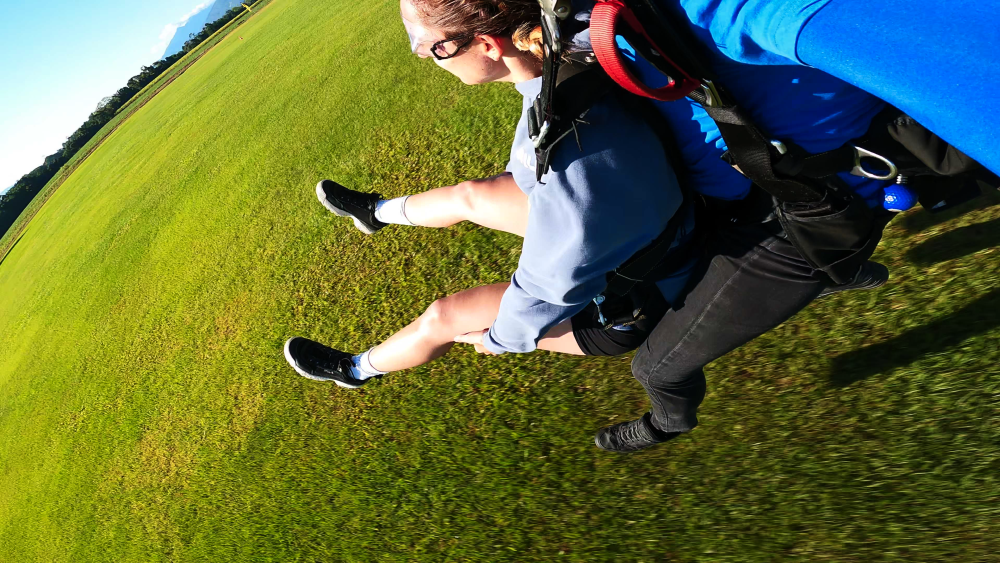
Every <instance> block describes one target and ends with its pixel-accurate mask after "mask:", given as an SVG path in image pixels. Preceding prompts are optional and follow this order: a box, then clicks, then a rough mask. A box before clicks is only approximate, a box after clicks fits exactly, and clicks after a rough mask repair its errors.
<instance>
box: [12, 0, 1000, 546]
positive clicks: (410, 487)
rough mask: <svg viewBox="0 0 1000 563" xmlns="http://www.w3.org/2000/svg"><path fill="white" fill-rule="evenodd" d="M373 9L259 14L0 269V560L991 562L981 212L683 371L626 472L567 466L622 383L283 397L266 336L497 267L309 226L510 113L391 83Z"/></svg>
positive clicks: (399, 35)
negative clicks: (663, 442) (653, 441)
mask: <svg viewBox="0 0 1000 563" xmlns="http://www.w3.org/2000/svg"><path fill="white" fill-rule="evenodd" d="M396 10H397V4H396V3H395V2H394V1H386V2H378V3H364V4H358V3H354V2H346V1H343V0H326V1H315V0H276V1H275V2H273V3H272V4H271V5H270V6H269V7H268V8H267V9H266V10H264V11H263V12H261V13H260V14H259V15H257V16H255V17H253V18H252V19H251V20H250V21H248V22H247V23H246V24H244V25H243V26H242V27H241V28H240V35H242V36H243V37H244V41H238V40H233V38H232V37H230V38H228V39H226V40H223V41H222V42H221V43H220V44H219V45H218V46H216V47H215V48H214V49H213V50H212V52H210V53H209V54H207V55H206V56H205V57H204V58H203V59H201V60H200V61H198V63H197V64H196V65H195V66H193V67H192V68H191V69H190V70H189V71H187V72H186V73H184V74H183V75H182V76H180V77H179V78H178V79H177V80H176V81H175V82H174V83H173V84H171V85H170V86H169V88H167V89H165V90H164V91H163V92H162V93H161V94H160V95H158V96H157V97H156V98H155V99H154V100H153V101H151V102H150V103H149V104H147V105H146V106H144V107H143V108H142V109H140V110H139V111H138V112H137V113H136V114H135V115H133V116H132V117H131V118H130V119H129V120H127V121H126V122H125V123H124V124H122V126H121V127H120V128H119V129H118V130H117V131H115V133H113V134H112V135H111V136H110V137H109V138H108V140H107V141H106V142H105V143H104V144H103V145H102V146H101V147H100V148H99V149H98V150H97V151H96V152H95V153H94V154H93V155H92V156H91V157H90V158H88V159H87V160H86V161H84V162H83V163H82V164H81V166H80V167H79V168H78V169H77V170H76V172H75V173H74V174H73V175H72V176H71V177H70V178H69V179H68V180H67V181H66V182H65V184H64V185H63V187H62V188H60V189H59V190H58V191H57V192H56V193H55V194H54V195H53V196H52V198H51V199H50V200H49V201H48V203H47V204H46V205H45V206H44V207H43V208H42V209H41V211H40V212H39V213H38V214H37V216H35V218H34V219H33V220H32V221H31V223H30V224H29V225H28V227H27V229H26V230H25V232H24V235H23V238H21V239H20V240H19V241H18V242H17V244H16V245H15V246H14V247H13V249H12V250H11V251H10V252H9V254H8V255H7V256H6V257H5V258H4V259H3V262H2V263H0V295H2V297H0V561H15V562H30V561H45V562H52V561H72V562H80V561H115V562H118V561H144V562H145V561H282V562H284V561H382V560H385V561H445V560H447V561H462V560H475V561H490V562H494V561H518V562H523V561H539V560H566V561H629V562H631V561H667V560H670V561H776V560H782V561H796V560H797V561H864V562H867V561H877V560H913V561H986V560H996V553H1000V526H998V524H997V522H998V521H1000V483H998V475H1000V424H998V421H1000V417H998V414H1000V412H998V411H1000V382H998V377H997V376H998V372H1000V370H998V368H997V367H996V366H997V364H998V361H1000V328H998V325H1000V314H998V310H1000V309H998V305H1000V290H998V289H997V283H996V280H997V279H998V274H1000V265H998V258H1000V254H998V251H997V250H996V249H994V248H992V247H993V246H995V244H996V242H997V238H998V230H997V228H996V225H997V221H998V220H1000V206H997V205H995V204H996V203H997V199H996V198H995V197H994V198H992V199H987V200H983V201H981V202H979V203H977V204H976V205H973V206H970V209H966V210H964V211H966V213H964V214H958V213H952V214H950V215H948V216H946V217H944V218H943V219H944V220H938V221H937V222H935V221H934V220H931V219H929V218H928V217H926V216H924V215H922V214H920V213H913V214H909V215H907V216H904V217H901V218H900V219H899V220H897V221H896V223H895V224H894V226H893V227H892V228H891V229H890V231H889V234H888V236H887V239H886V241H885V244H884V246H883V248H882V250H881V251H880V254H879V259H880V260H882V261H884V262H885V263H887V264H888V265H889V266H890V267H891V268H892V270H893V276H894V279H893V281H892V282H891V283H890V284H889V285H888V286H886V287H885V288H883V289H880V290H878V291H873V292H868V293H863V294H856V295H841V296H835V297H831V298H828V299H825V300H823V301H821V302H819V303H816V304H814V305H813V306H811V307H810V308H809V309H807V310H806V311H804V312H803V313H802V314H800V315H799V316H797V317H796V318H795V319H794V320H793V321H791V322H789V323H786V324H785V325H783V326H782V327H780V328H779V329H777V330H775V331H773V332H772V333H770V334H768V335H766V336H765V337H762V338H761V339H759V340H758V341H757V342H755V343H753V344H752V345H750V346H746V347H744V348H742V349H741V350H739V351H737V352H734V353H732V354H730V355H729V356H727V357H726V358H724V359H723V360H721V361H718V362H716V363H714V364H713V365H711V366H710V367H709V369H708V378H709V386H710V388H709V395H708V397H707V399H706V401H705V404H704V406H703V409H702V411H701V423H702V424H701V426H700V427H699V428H698V429H696V430H695V431H694V432H693V433H692V434H690V435H689V436H686V437H684V438H682V439H678V440H677V441H676V442H674V443H672V444H670V445H668V446H664V447H661V448H656V449H653V450H651V451H648V452H644V453H640V454H636V455H631V456H616V455H610V454H606V453H603V452H600V451H598V450H597V449H595V448H594V447H593V445H592V442H591V440H592V435H593V433H594V431H595V430H597V429H598V428H600V427H601V426H603V425H605V424H607V423H609V422H614V421H620V420H625V419H627V418H632V417H635V416H637V415H639V414H640V413H642V412H643V410H644V409H645V405H646V400H645V397H644V395H643V393H642V391H641V388H640V387H639V385H638V384H637V383H636V382H635V381H633V380H632V379H631V377H630V375H629V369H628V362H629V359H628V358H627V357H623V358H610V359H593V358H590V359H577V358H568V357H563V356H558V355H555V354H547V353H535V354H529V355H523V356H513V355H511V356H503V357H500V358H486V357H480V356H477V355H475V354H473V353H472V352H471V351H469V350H462V351H459V352H456V353H453V354H452V355H450V356H448V357H447V358H446V359H444V360H441V361H438V362H436V363H434V364H431V365H429V366H426V367H423V368H419V369H414V370H408V371H405V372H401V373H396V374H392V375H391V376H389V377H387V378H385V379H383V380H382V381H380V382H376V383H375V384H373V385H370V386H367V387H365V388H364V389H361V390H358V391H355V392H351V391H347V390H343V389H339V388H336V387H334V386H330V385H321V384H316V383H314V382H310V381H307V380H304V379H303V378H301V377H298V376H297V375H295V374H294V373H293V372H292V370H291V369H290V368H288V366H287V365H285V363H284V360H283V358H282V357H281V344H282V343H283V341H284V340H285V339H286V338H287V337H288V336H290V335H296V334H298V335H303V336H309V337H313V338H316V339H319V340H323V341H325V342H329V343H331V344H334V345H338V346H342V347H345V348H349V349H361V348H363V347H365V346H369V345H371V344H373V343H374V342H377V341H378V340H379V339H381V338H384V337H385V336H387V335H388V334H390V333H391V332H392V331H394V330H395V329H398V328H399V327H401V326H403V325H404V324H405V323H406V322H408V321H409V320H410V319H411V318H412V317H413V316H414V315H415V314H416V313H417V312H419V311H420V310H421V309H422V308H423V307H425V306H426V305H427V304H429V303H430V302H431V301H432V300H433V299H434V298H436V297H439V296H442V295H445V294H448V293H451V292H454V291H457V290H460V289H463V288H466V287H470V286H473V285H476V284H481V283H488V282H495V281H499V280H502V279H505V278H507V277H508V276H509V274H510V272H511V271H512V270H513V268H514V267H515V265H516V261H517V253H518V248H519V243H518V240H517V239H516V238H515V237H512V236H509V235H503V234H496V233H492V232H488V231H485V230H482V229H478V228H474V227H472V226H461V227H458V228H454V229H448V230H439V231H432V230H422V229H404V228H401V227H392V228H390V229H387V230H386V231H383V232H381V233H379V235H377V236H374V237H365V236H363V235H361V234H360V233H358V232H357V231H356V230H355V229H354V228H353V227H352V226H351V225H350V222H348V221H344V220H342V219H337V218H336V217H333V216H331V215H330V214H329V213H327V212H326V211H325V210H324V209H323V208H322V207H321V206H319V205H318V204H317V203H316V202H315V195H314V193H313V186H314V184H315V182H316V180H317V179H318V178H322V177H333V178H337V179H339V180H341V181H342V182H344V183H345V184H348V185H352V186H358V187H364V188H366V189H375V190H379V191H381V192H382V193H384V194H387V195H400V194H404V193H411V192H414V191H418V190H423V189H427V188H431V187H435V186H438V185H445V184H448V183H453V182H455V181H458V180H460V179H463V178H466V177H475V176H480V175H486V174H491V173H495V172H497V171H498V170H500V169H501V168H502V166H503V164H504V162H505V153H506V152H507V142H508V140H509V139H510V137H511V135H512V129H513V124H514V121H515V119H516V116H517V112H518V109H519V100H518V96H517V95H516V93H515V92H513V89H512V88H511V87H510V86H509V85H508V86H502V85H497V86H490V87H480V88H468V87H464V86H462V85H460V84H458V83H457V81H456V80H455V79H453V78H451V77H450V76H449V75H447V74H445V73H444V72H443V71H441V70H440V69H437V68H435V67H434V65H433V64H432V63H430V62H428V61H418V60H416V58H415V57H412V56H408V55H407V45H406V39H405V35H404V34H403V32H402V28H401V26H400V25H398V23H397V20H396V17H397V16H396V14H395V12H396ZM977 225H978V226H977ZM955 233H958V234H955ZM949 237H951V238H949ZM955 237H957V238H955Z"/></svg>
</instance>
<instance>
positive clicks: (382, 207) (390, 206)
mask: <svg viewBox="0 0 1000 563" xmlns="http://www.w3.org/2000/svg"><path fill="white" fill-rule="evenodd" d="M409 197H410V196H403V197H397V198H396V199H388V200H387V199H383V200H379V202H378V203H376V204H375V218H376V219H378V220H379V221H382V222H383V223H392V224H393V225H410V226H411V227H412V226H413V223H411V222H410V220H409V219H407V218H406V211H405V207H406V200H407V199H408V198H409Z"/></svg>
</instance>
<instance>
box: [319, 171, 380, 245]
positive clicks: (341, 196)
mask: <svg viewBox="0 0 1000 563" xmlns="http://www.w3.org/2000/svg"><path fill="white" fill-rule="evenodd" d="M316 197H318V198H319V202H320V203H322V204H323V207H325V208H327V209H329V210H330V211H332V212H333V213H335V214H336V215H339V216H341V217H350V218H352V219H354V226H355V227H357V228H358V230H360V231H361V232H363V233H365V234H369V235H373V234H375V232H376V231H378V230H379V229H381V228H382V227H384V226H386V223H383V222H382V221H379V220H378V219H376V218H375V206H376V204H378V202H379V200H380V199H382V196H381V195H380V194H376V193H370V194H366V193H364V192H357V191H354V190H351V189H348V188H345V187H344V186H341V185H340V184H338V183H337V182H334V181H333V180H320V182H319V183H318V184H316Z"/></svg>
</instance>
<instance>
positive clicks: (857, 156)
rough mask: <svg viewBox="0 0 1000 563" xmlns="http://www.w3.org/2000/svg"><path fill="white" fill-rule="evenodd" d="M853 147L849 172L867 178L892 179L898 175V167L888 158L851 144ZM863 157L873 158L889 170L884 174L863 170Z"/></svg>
mask: <svg viewBox="0 0 1000 563" xmlns="http://www.w3.org/2000/svg"><path fill="white" fill-rule="evenodd" d="M851 146H853V147H854V168H853V169H852V170H851V174H854V175H855V176H861V177H862V178H868V179H869V180H892V179H894V178H896V176H898V175H899V169H898V168H897V167H896V165H895V164H894V163H893V162H892V161H891V160H889V159H888V158H886V157H884V156H882V155H880V154H876V153H873V152H872V151H870V150H868V149H863V148H861V147H859V146H857V145H851ZM863 158H874V159H875V160H878V161H880V162H881V163H882V164H884V165H885V166H886V167H887V168H888V169H889V171H888V172H887V173H885V174H878V173H876V172H869V171H867V170H865V168H864V165H863V164H862V162H861V159H863Z"/></svg>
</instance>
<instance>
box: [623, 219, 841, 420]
mask: <svg viewBox="0 0 1000 563" xmlns="http://www.w3.org/2000/svg"><path fill="white" fill-rule="evenodd" d="M706 247H707V248H706V250H707V253H706V255H705V258H704V259H703V260H702V263H701V264H699V266H698V269H697V270H696V272H695V274H694V276H693V277H692V281H691V283H690V284H689V287H690V288H691V289H690V290H689V292H688V293H687V295H686V296H685V297H684V298H683V303H681V304H679V305H677V306H676V307H675V308H674V309H673V310H670V311H667V313H666V314H665V315H664V316H663V319H662V320H661V321H660V323H659V324H658V325H657V326H656V328H654V329H653V331H652V333H651V334H650V335H649V338H648V339H647V340H646V342H645V343H644V344H642V345H641V346H640V347H639V348H638V352H637V353H636V356H635V358H634V359H633V361H632V374H633V375H634V376H635V378H636V379H638V380H639V382H640V383H641V384H642V386H643V387H645V388H646V393H648V394H649V398H650V401H651V402H652V412H653V425H654V426H656V427H657V428H659V429H660V430H662V431H664V432H686V431H688V430H691V429H692V428H694V427H695V425H697V424H698V418H697V416H696V411H697V410H698V405H700V404H701V401H702V400H703V399H704V398H705V372H704V371H703V368H704V367H705V365H706V364H708V363H709V362H711V361H713V360H715V359H717V358H719V357H721V356H723V355H725V354H726V353H728V352H730V351H731V350H734V349H736V348H738V347H740V346H742V345H743V344H746V343H747V342H749V341H751V340H753V339H754V338H756V337H758V336H760V335H761V334H764V333H765V332H767V331H769V330H771V329H772V328H774V327H776V326H778V325H779V324H781V323H783V322H784V321H786V320H788V319H789V318H791V317H792V316H793V315H795V314H796V313H798V312H799V311H801V310H802V309H803V308H805V306H806V305H808V304H809V303H810V302H811V301H812V300H813V299H815V298H816V297H817V296H818V295H819V293H820V292H821V291H822V290H823V289H825V288H826V287H827V286H829V285H830V284H831V282H830V280H829V278H828V277H827V276H826V275H825V274H823V273H822V272H817V271H815V270H813V268H812V267H810V266H809V265H808V264H807V263H806V262H805V261H804V260H803V259H802V258H801V257H800V255H799V253H798V251H796V250H795V248H793V247H792V245H791V244H790V243H789V242H788V241H787V240H785V239H784V238H783V233H782V232H781V227H780V224H779V223H778V222H777V221H770V222H767V223H757V224H748V225H739V224H734V223H723V224H720V225H716V226H714V227H713V229H712V233H711V234H710V235H709V237H708V241H707V243H706Z"/></svg>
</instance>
